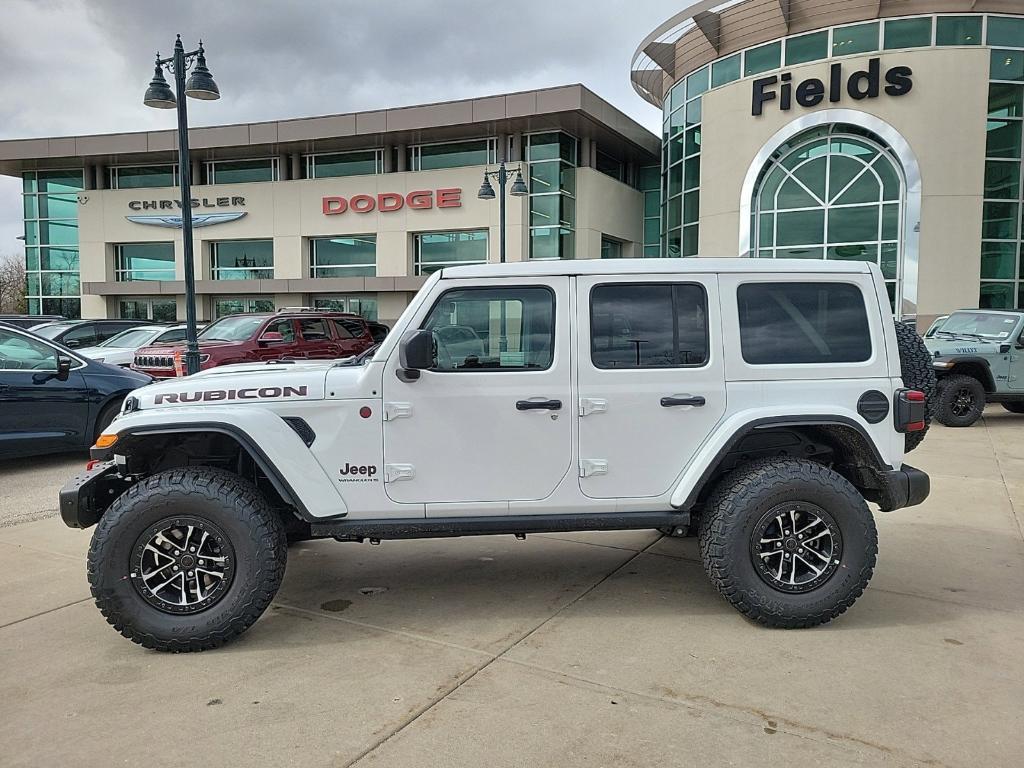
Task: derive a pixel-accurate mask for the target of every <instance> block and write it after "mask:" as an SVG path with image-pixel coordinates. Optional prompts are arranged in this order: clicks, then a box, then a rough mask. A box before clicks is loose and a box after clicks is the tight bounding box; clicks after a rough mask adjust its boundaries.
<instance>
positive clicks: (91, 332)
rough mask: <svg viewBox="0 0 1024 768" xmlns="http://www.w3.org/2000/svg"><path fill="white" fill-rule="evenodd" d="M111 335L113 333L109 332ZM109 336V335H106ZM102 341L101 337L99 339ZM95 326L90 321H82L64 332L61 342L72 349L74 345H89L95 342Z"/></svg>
mask: <svg viewBox="0 0 1024 768" xmlns="http://www.w3.org/2000/svg"><path fill="white" fill-rule="evenodd" d="M110 335H111V336H113V335H114V334H110ZM107 338H109V337H107ZM100 341H102V339H100ZM96 342H97V339H96V326H95V325H93V324H92V323H83V324H82V325H77V326H75V327H74V328H72V329H71V330H70V331H68V332H67V333H66V334H64V339H63V340H62V341H61V343H62V344H63V345H64V346H65V347H69V348H71V349H74V348H76V347H91V346H93V345H94V344H96Z"/></svg>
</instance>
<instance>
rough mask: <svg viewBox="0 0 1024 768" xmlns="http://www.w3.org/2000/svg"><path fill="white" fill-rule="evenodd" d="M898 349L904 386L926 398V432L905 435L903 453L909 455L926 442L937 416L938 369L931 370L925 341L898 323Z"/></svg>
mask: <svg viewBox="0 0 1024 768" xmlns="http://www.w3.org/2000/svg"><path fill="white" fill-rule="evenodd" d="M896 346H897V348H898V349H899V353H900V378H902V379H903V386H905V387H907V388H908V389H916V390H918V391H920V392H924V396H925V409H924V410H925V414H924V429H922V430H919V431H917V432H908V433H907V434H906V435H904V438H905V448H904V450H905V451H907V452H908V453H909V452H910V451H912V450H914V449H915V448H917V446H919V445H920V444H921V441H923V440H924V436H925V435H926V434H927V432H928V426H929V425H930V424H931V422H932V418H933V417H934V416H935V407H936V399H937V395H936V381H935V369H934V368H933V367H932V356H931V354H930V353H929V352H928V347H926V346H925V343H924V339H922V338H921V337H920V336H918V334H917V331H916V330H915V329H914V328H913V327H911V326H909V325H907V324H906V323H896Z"/></svg>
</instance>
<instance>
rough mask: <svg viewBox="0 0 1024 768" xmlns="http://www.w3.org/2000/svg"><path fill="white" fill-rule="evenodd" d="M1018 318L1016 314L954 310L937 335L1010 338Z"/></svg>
mask: <svg viewBox="0 0 1024 768" xmlns="http://www.w3.org/2000/svg"><path fill="white" fill-rule="evenodd" d="M1017 320H1018V317H1017V316H1016V315H1000V314H996V313H993V312H954V313H953V314H952V315H950V316H949V319H948V320H946V322H944V323H943V324H942V326H941V327H940V328H939V329H938V330H937V331H936V332H935V335H936V336H974V337H978V338H983V339H1008V338H1010V334H1011V333H1013V329H1014V327H1015V326H1016V325H1017Z"/></svg>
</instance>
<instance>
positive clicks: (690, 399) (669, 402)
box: [661, 395, 707, 408]
mask: <svg viewBox="0 0 1024 768" xmlns="http://www.w3.org/2000/svg"><path fill="white" fill-rule="evenodd" d="M706 402H707V400H705V399H704V398H703V396H701V395H686V396H685V397H675V396H673V397H663V398H661V407H662V408H672V407H674V406H677V405H692V406H694V407H695V408H699V407H700V406H702V405H704V404H705V403H706Z"/></svg>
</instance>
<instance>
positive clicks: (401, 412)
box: [384, 403, 412, 421]
mask: <svg viewBox="0 0 1024 768" xmlns="http://www.w3.org/2000/svg"><path fill="white" fill-rule="evenodd" d="M410 416H412V403H384V421H394V420H395V419H406V418H409V417H410Z"/></svg>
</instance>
